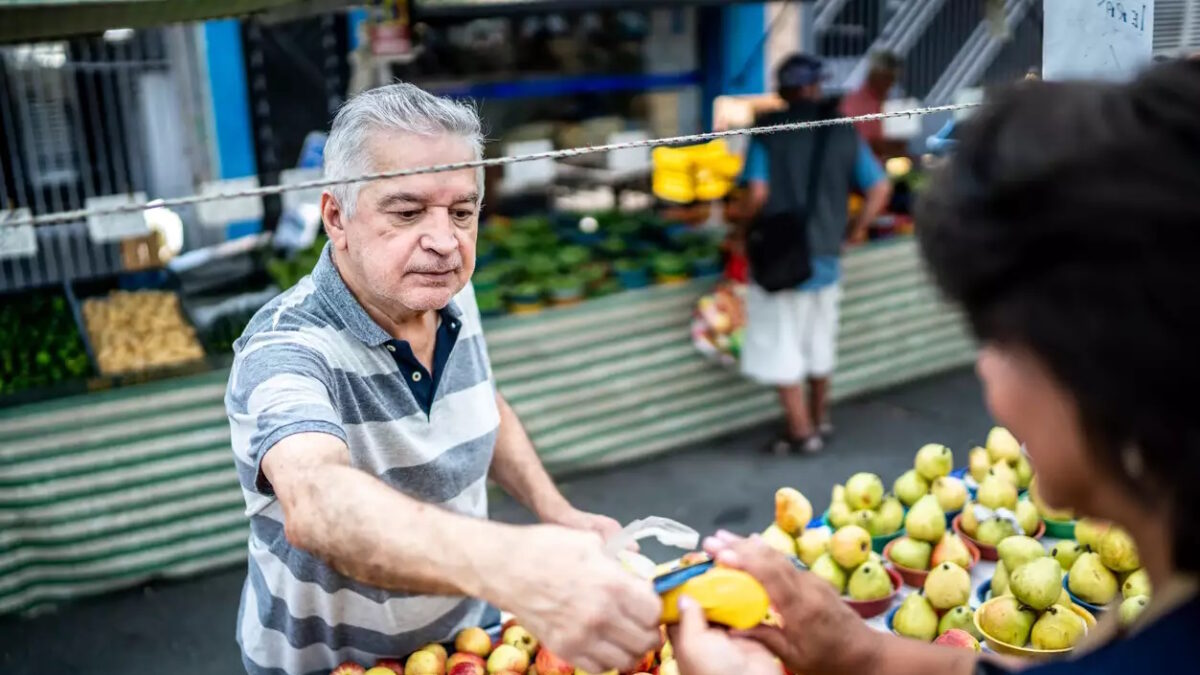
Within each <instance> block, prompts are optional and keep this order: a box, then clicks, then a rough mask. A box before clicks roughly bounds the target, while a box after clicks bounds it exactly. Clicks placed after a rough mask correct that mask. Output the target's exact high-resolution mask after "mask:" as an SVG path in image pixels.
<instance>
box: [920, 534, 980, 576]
mask: <svg viewBox="0 0 1200 675" xmlns="http://www.w3.org/2000/svg"><path fill="white" fill-rule="evenodd" d="M929 562H930V563H932V564H934V565H940V564H942V563H944V562H951V563H954V564H955V565H958V566H959V567H961V568H963V569H966V568H968V567H970V566H971V563H972V562H974V560H973V559H972V558H971V552H970V551H968V550H967V545H966V544H965V543H963V540H962V537H960V536H958V535H957V534H954V533H953V532H947V533H946V534H945V535H943V536H942V540H941V541H939V542H938V543H937V546H934V547H933V553H932V555H931V557H930V559H929Z"/></svg>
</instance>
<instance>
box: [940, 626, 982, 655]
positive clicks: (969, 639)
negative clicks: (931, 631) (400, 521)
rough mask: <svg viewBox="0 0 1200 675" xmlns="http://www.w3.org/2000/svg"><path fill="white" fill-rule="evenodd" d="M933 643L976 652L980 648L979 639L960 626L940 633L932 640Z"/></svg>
mask: <svg viewBox="0 0 1200 675" xmlns="http://www.w3.org/2000/svg"><path fill="white" fill-rule="evenodd" d="M933 644H935V645H945V646H947V647H957V648H959V649H970V650H972V651H976V652H978V651H980V650H981V648H980V646H979V640H976V639H975V636H974V635H971V634H970V633H968V632H967V631H965V630H962V629H961V628H951V629H950V630H948V631H946V632H945V633H942V634H941V635H939V636H938V638H937V639H936V640H934V641H933Z"/></svg>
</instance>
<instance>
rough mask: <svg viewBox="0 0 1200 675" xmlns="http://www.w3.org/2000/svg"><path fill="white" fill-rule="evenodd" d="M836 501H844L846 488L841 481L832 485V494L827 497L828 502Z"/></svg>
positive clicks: (834, 502)
mask: <svg viewBox="0 0 1200 675" xmlns="http://www.w3.org/2000/svg"><path fill="white" fill-rule="evenodd" d="M838 502H842V503H843V504H844V503H845V502H846V488H845V487H844V486H843V485H842V484H841V483H838V484H837V485H834V486H833V494H832V495H830V499H829V503H830V504H837V503H838Z"/></svg>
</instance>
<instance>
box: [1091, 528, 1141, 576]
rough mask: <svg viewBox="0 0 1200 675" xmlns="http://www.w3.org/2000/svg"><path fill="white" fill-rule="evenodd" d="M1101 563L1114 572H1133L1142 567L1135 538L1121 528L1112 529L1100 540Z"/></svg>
mask: <svg viewBox="0 0 1200 675" xmlns="http://www.w3.org/2000/svg"><path fill="white" fill-rule="evenodd" d="M1099 553H1100V562H1101V563H1103V564H1104V566H1105V567H1107V568H1108V569H1110V570H1112V571H1114V572H1132V571H1134V570H1136V569H1137V568H1139V567H1141V566H1142V563H1141V561H1140V560H1139V559H1138V550H1137V544H1135V543H1133V537H1130V536H1129V533H1128V532H1126V531H1125V530H1122V529H1121V528H1119V527H1111V528H1109V530H1108V532H1105V533H1104V536H1103V537H1101V538H1100V549H1099Z"/></svg>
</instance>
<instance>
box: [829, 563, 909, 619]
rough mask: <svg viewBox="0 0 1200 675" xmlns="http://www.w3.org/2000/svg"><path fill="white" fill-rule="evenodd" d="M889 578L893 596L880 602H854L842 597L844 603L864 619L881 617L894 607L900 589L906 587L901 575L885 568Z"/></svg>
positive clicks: (880, 599)
mask: <svg viewBox="0 0 1200 675" xmlns="http://www.w3.org/2000/svg"><path fill="white" fill-rule="evenodd" d="M883 569H884V570H886V571H887V573H888V576H889V577H891V579H892V594H891V595H889V596H887V597H886V598H879V599H878V600H852V599H850V598H848V597H846V596H844V595H843V596H842V602H845V603H846V604H847V605H850V609H853V610H854V611H855V612H858V615H859V616H861V617H862V618H864V619H870V618H871V617H874V616H879V615H880V614H883V613H884V612H886V611H887V610H888V607H891V606H892V602H893V601H894V600H895V599H896V594H897V593H899V592H900V587H901V586H903V585H904V581H903V580H902V579H901V578H900V573H899V572H897V571H896V570H894V569H892V568H891V567H888V566H886V565H885V566H884V568H883Z"/></svg>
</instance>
